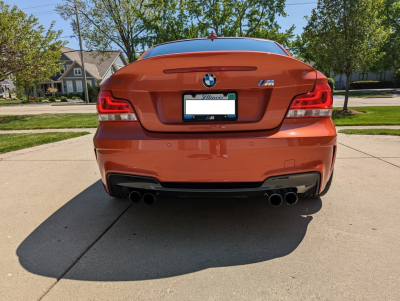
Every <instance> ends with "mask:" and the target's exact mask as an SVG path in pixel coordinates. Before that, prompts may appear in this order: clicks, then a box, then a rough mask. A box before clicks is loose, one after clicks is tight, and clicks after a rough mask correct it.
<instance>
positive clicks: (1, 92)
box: [0, 78, 15, 98]
mask: <svg viewBox="0 0 400 301" xmlns="http://www.w3.org/2000/svg"><path fill="white" fill-rule="evenodd" d="M14 88H15V86H14V83H13V81H12V80H11V79H8V78H7V79H5V80H2V81H0V98H10V97H11V90H12V89H14Z"/></svg>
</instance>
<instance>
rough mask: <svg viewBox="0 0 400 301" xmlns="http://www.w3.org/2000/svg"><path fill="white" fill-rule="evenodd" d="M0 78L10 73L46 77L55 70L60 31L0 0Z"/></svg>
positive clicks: (58, 56) (60, 43) (59, 54)
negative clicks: (46, 27)
mask: <svg viewBox="0 0 400 301" xmlns="http://www.w3.org/2000/svg"><path fill="white" fill-rule="evenodd" d="M0 20H1V21H0V81H1V80H4V79H5V78H7V77H9V76H11V75H14V76H16V77H18V78H19V79H21V78H26V79H28V78H29V77H35V80H41V79H48V78H49V77H50V76H51V75H52V74H54V73H56V72H57V71H58V61H59V59H60V57H61V51H60V49H61V47H62V46H64V45H65V43H64V42H63V41H60V40H58V38H59V36H60V34H61V31H55V30H52V28H53V25H54V23H53V24H52V25H51V26H50V28H49V29H48V30H45V28H44V27H43V26H41V25H39V22H38V19H37V18H35V17H33V16H32V15H31V16H27V15H26V14H25V13H24V12H23V11H21V10H19V9H18V8H17V7H16V6H13V7H12V8H10V5H6V4H4V2H3V1H1V0H0Z"/></svg>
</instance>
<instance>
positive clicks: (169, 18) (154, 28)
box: [145, 0, 200, 46]
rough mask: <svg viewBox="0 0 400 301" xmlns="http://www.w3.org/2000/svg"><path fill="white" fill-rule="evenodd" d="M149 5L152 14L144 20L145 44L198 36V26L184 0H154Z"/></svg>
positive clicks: (149, 44) (150, 44)
mask: <svg viewBox="0 0 400 301" xmlns="http://www.w3.org/2000/svg"><path fill="white" fill-rule="evenodd" d="M151 6H152V7H153V12H154V15H153V17H152V18H151V19H148V20H147V22H146V28H147V32H146V36H147V39H146V42H145V44H146V45H147V46H152V45H154V44H159V43H164V42H168V41H174V40H181V39H189V38H198V37H199V30H200V27H199V25H198V24H196V23H195V22H194V21H193V19H192V18H191V17H190V14H189V12H188V10H187V9H188V7H187V5H186V1H185V0H166V1H156V2H153V4H151Z"/></svg>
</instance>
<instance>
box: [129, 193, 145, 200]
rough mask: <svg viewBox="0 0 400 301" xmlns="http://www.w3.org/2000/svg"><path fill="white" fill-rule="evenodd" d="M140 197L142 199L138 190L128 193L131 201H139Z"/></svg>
mask: <svg viewBox="0 0 400 301" xmlns="http://www.w3.org/2000/svg"><path fill="white" fill-rule="evenodd" d="M141 199H142V195H141V194H140V192H137V191H132V192H131V193H130V194H129V200H130V201H131V202H132V203H139V202H140V200H141Z"/></svg>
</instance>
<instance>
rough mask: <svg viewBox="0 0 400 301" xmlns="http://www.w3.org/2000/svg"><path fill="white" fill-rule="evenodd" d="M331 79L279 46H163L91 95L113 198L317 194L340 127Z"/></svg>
mask: <svg viewBox="0 0 400 301" xmlns="http://www.w3.org/2000/svg"><path fill="white" fill-rule="evenodd" d="M332 102H333V99H332V92H331V89H330V87H329V85H328V81H327V78H326V77H325V76H324V75H323V74H322V73H321V72H319V71H317V70H315V69H314V68H312V67H311V66H309V65H307V64H305V63H303V62H301V61H299V60H297V59H295V58H293V57H292V56H291V55H290V54H289V53H288V52H287V51H286V50H285V49H284V48H283V47H282V46H281V45H279V44H278V43H276V42H274V41H270V40H263V39H255V38H228V37H227V38H217V37H215V36H210V37H209V38H200V39H188V40H181V41H174V42H168V43H164V44H159V45H156V46H153V47H151V48H150V49H148V50H147V51H146V52H145V53H144V54H143V55H142V56H141V57H140V58H139V59H138V60H137V61H135V62H134V63H131V64H130V65H128V66H126V67H124V68H122V69H120V70H118V71H117V72H116V73H114V74H113V75H112V76H111V77H110V78H109V79H108V80H107V81H106V82H105V83H104V84H103V85H102V86H101V91H100V93H99V96H98V102H97V112H98V118H99V126H98V129H97V132H96V135H95V137H94V147H95V154H96V159H97V163H98V165H99V167H100V172H101V177H102V180H103V183H104V187H105V189H106V191H107V193H108V194H110V195H111V196H114V197H119V198H129V199H130V200H131V201H132V202H139V201H140V200H142V201H143V202H145V203H146V204H152V203H153V202H154V201H155V199H156V198H157V196H159V195H175V196H252V195H255V196H257V195H259V196H265V197H266V199H268V200H269V203H270V204H271V205H273V206H279V205H281V204H282V203H283V202H285V203H287V204H289V205H293V204H295V203H296V202H297V201H298V199H299V198H308V197H316V196H322V195H324V194H326V193H327V191H328V190H329V187H330V185H331V182H332V177H333V167H334V162H335V155H336V129H335V126H334V124H333V122H332V119H331V114H332Z"/></svg>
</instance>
